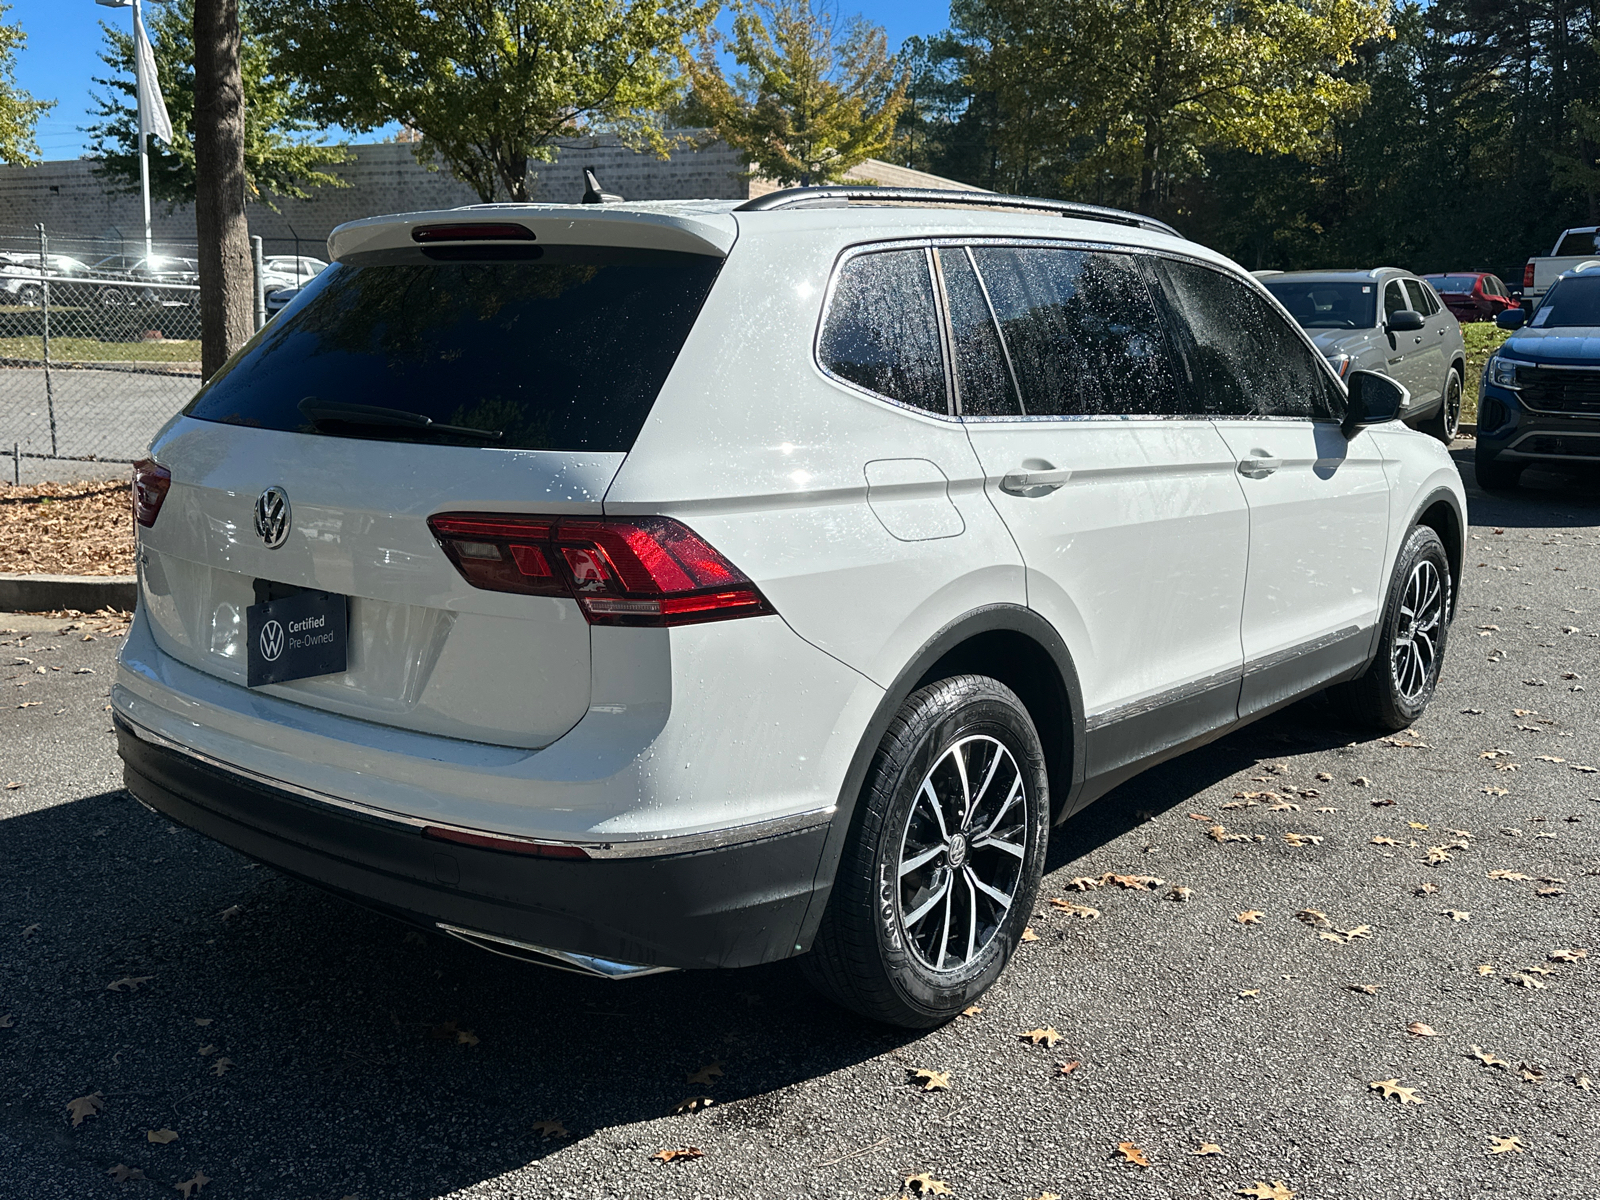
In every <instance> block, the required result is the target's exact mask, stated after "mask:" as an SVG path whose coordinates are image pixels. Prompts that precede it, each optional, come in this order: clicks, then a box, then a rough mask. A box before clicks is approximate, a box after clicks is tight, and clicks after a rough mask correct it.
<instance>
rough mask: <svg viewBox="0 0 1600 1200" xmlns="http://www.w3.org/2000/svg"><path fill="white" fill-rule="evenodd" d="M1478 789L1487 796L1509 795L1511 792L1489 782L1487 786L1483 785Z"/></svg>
mask: <svg viewBox="0 0 1600 1200" xmlns="http://www.w3.org/2000/svg"><path fill="white" fill-rule="evenodd" d="M1478 790H1479V791H1480V792H1482V793H1483V794H1484V795H1485V796H1508V795H1510V794H1511V793H1510V792H1508V791H1507V790H1506V789H1505V788H1503V787H1495V786H1494V785H1493V784H1489V785H1488V786H1487V787H1481V788H1479V789H1478Z"/></svg>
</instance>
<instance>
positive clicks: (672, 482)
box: [113, 189, 1465, 1026]
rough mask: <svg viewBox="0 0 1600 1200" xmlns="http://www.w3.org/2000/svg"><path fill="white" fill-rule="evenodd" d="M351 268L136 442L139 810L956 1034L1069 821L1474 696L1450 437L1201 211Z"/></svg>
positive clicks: (478, 221)
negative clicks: (1182, 216)
mask: <svg viewBox="0 0 1600 1200" xmlns="http://www.w3.org/2000/svg"><path fill="white" fill-rule="evenodd" d="M329 251H330V258H331V259H333V260H334V265H333V266H332V267H330V268H329V269H328V270H326V271H324V272H323V273H321V274H320V275H318V276H317V278H316V279H315V280H314V281H313V282H312V283H310V284H309V285H308V286H307V287H306V288H305V290H304V291H302V292H301V294H300V295H299V297H298V298H297V299H296V300H295V301H294V303H293V304H292V305H291V306H290V307H289V308H288V309H286V310H285V311H284V313H283V314H282V315H281V316H280V317H278V318H277V319H276V320H275V321H273V322H272V323H271V324H270V325H268V326H267V327H266V328H265V329H263V330H262V331H261V332H260V333H258V334H257V335H256V337H255V339H254V340H253V341H252V342H251V343H250V344H249V345H248V346H247V347H245V348H244V349H243V350H242V351H240V353H239V354H238V355H237V356H236V357H235V358H234V359H233V360H232V361H231V362H230V363H229V364H228V365H227V366H226V367H225V368H224V369H223V370H222V371H220V372H219V373H218V374H217V375H216V377H215V378H213V379H212V380H211V381H210V382H209V383H208V384H207V385H206V387H205V388H203V389H202V390H201V392H200V393H199V394H198V395H197V396H196V397H195V399H194V401H193V402H192V403H191V404H190V405H189V407H188V408H187V409H186V410H185V412H184V413H183V414H182V415H181V416H179V417H177V418H175V419H174V420H173V421H172V423H171V424H170V425H168V426H167V427H166V428H165V429H164V430H163V431H162V432H161V433H160V435H159V436H158V437H157V438H156V441H155V443H154V445H153V447H152V450H151V458H150V459H149V460H148V461H146V462H144V463H141V464H139V465H138V467H137V468H136V470H135V481H136V508H137V516H138V523H139V527H140V528H139V556H138V558H139V579H140V589H141V591H140V603H139V612H138V615H137V618H136V620H135V622H134V626H133V629H132V631H131V633H130V635H129V637H128V641H127V646H126V648H125V650H124V651H123V653H122V658H121V669H120V670H119V672H118V677H117V683H116V686H115V689H114V691H113V700H114V704H115V719H116V724H117V728H118V733H119V743H120V750H121V754H122V757H123V758H124V760H125V762H126V768H127V783H128V787H129V789H130V790H131V791H132V792H133V794H134V795H135V796H136V797H138V798H139V799H140V800H141V801H143V802H144V803H145V804H147V805H149V806H150V807H152V808H154V809H157V810H159V811H161V812H163V813H166V814H167V815H169V816H170V817H172V818H173V819H175V820H177V821H179V822H181V823H183V824H185V825H188V826H191V827H193V828H195V829H198V830H201V831H202V832H205V833H207V834H209V835H210V836H212V837H215V838H217V839H218V840H220V841H222V842H225V843H226V844H228V845H230V846H234V847H236V848H238V849H239V850H241V851H242V852H244V853H245V854H247V855H250V856H252V857H253V858H256V859H259V860H261V861H263V862H266V863H270V864H271V865H273V866H275V867H277V868H280V869H281V870H284V871H286V872H289V873H291V874H294V875H296V876H299V877H301V878H303V879H306V880H309V881H311V882H313V883H316V884H318V885H320V886H322V887H325V888H329V889H331V890H333V891H335V892H338V893H341V894H343V895H345V896H348V897H350V898H352V899H355V900H357V901H360V902H361V903H363V904H367V905H371V906H374V907H377V908H379V909H382V910H384V911H387V912H390V913H393V914H395V915H397V916H399V917H402V918H404V919H407V920H411V921H416V922H422V923H424V924H426V925H428V926H430V927H435V928H438V929H440V930H443V931H446V932H448V933H450V934H453V935H455V936H456V937H459V938H462V939H465V940H467V941H469V942H472V943H474V944H477V945H479V946H482V947H484V948H486V949H489V950H494V951H498V952H500V953H505V954H510V955H513V956H516V957H519V958H524V959H528V960H530V961H535V962H541V963H545V964H549V965H557V966H563V967H567V968H571V969H576V970H581V971H586V972H589V973H592V974H596V975H602V976H607V977H625V976H634V975H642V974H647V973H650V972H654V971H661V970H668V969H672V968H689V967H735V966H743V965H746V964H753V963H761V962H767V961H771V960H773V959H779V958H783V957H786V956H790V955H804V956H805V960H804V961H805V963H806V964H807V967H808V972H809V974H810V975H811V977H812V978H813V979H814V980H815V981H816V982H817V983H818V985H819V986H820V987H821V988H822V989H823V990H824V991H826V992H827V993H828V994H830V995H831V996H833V997H834V998H836V999H837V1000H839V1001H840V1002H842V1003H844V1004H846V1005H849V1006H851V1007H853V1008H855V1009H857V1010H858V1011H860V1012H862V1013H865V1014H868V1015H870V1016H872V1017H875V1018H879V1019H881V1020H885V1021H890V1022H895V1023H899V1024H903V1025H906V1026H929V1025H934V1024H937V1023H938V1022H941V1021H944V1020H947V1019H948V1018H950V1017H952V1016H953V1015H954V1014H956V1013H958V1012H960V1011H961V1009H962V1008H964V1007H966V1006H967V1005H968V1004H970V1003H971V1002H972V1001H973V999H974V998H975V997H976V996H978V995H980V994H981V993H982V992H983V991H984V989H985V988H987V987H988V986H989V985H990V984H991V983H992V982H993V981H994V980H995V978H996V977H997V976H998V975H999V973H1000V971H1001V970H1002V968H1003V967H1004V965H1005V963H1006V961H1007V959H1008V958H1009V957H1010V955H1011V953H1012V951H1013V950H1014V948H1015V947H1016V944H1017V940H1018V938H1019V937H1020V935H1021V933H1022V930H1023V927H1024V925H1025V923H1026V922H1027V920H1028V919H1029V917H1030V916H1031V914H1032V911H1033V905H1034V902H1035V899H1036V893H1037V890H1038V887H1039V881H1040V876H1041V873H1042V870H1043V864H1044V861H1045V848H1046V841H1047V839H1048V837H1049V832H1050V828H1051V826H1052V825H1053V824H1055V823H1058V822H1060V821H1064V820H1066V819H1067V818H1069V817H1070V816H1072V814H1073V813H1074V812H1076V811H1078V810H1079V809H1081V808H1082V807H1083V806H1084V805H1086V804H1087V803H1089V802H1090V801H1091V800H1093V799H1094V798H1095V797H1097V796H1100V795H1102V794H1103V793H1105V792H1106V791H1108V790H1110V789H1111V788H1112V787H1114V786H1116V785H1117V784H1118V783H1120V782H1121V781H1123V780H1125V779H1127V778H1129V777H1130V776H1131V775H1133V774H1134V773H1136V772H1138V771H1140V770H1142V769H1143V768H1145V767H1147V766H1149V765H1151V764H1152V763H1154V762H1157V761H1159V760H1162V759H1165V758H1170V757H1171V756H1173V755H1176V754H1179V753H1181V752H1183V751H1184V750H1185V749H1188V748H1190V747H1193V746H1196V745H1199V744H1201V743H1203V742H1205V741H1207V740H1209V739H1212V738H1215V737H1218V736H1219V735H1221V734H1223V733H1225V732H1226V731H1228V730H1229V729H1232V728H1234V727H1236V726H1238V725H1239V724H1240V723H1242V722H1245V721H1250V720H1253V719H1255V718H1257V717H1259V716H1261V715H1263V714H1264V713H1267V712H1270V711H1272V710H1273V709H1275V708H1278V707H1280V706H1282V705H1284V704H1287V703H1289V702H1290V701H1293V700H1295V699H1296V698H1298V697H1301V696H1305V695H1307V694H1309V693H1312V692H1315V691H1317V690H1318V689H1321V688H1326V687H1328V686H1329V685H1331V684H1343V685H1344V687H1343V688H1342V693H1343V695H1344V698H1345V701H1346V702H1347V704H1348V706H1349V709H1350V711H1351V712H1352V713H1353V714H1354V715H1356V716H1357V717H1359V718H1361V719H1363V720H1365V721H1368V722H1371V723H1376V724H1377V725H1381V726H1385V727H1387V728H1390V729H1395V728H1400V727H1402V726H1404V725H1406V724H1407V723H1409V722H1410V721H1412V720H1414V719H1415V718H1416V717H1417V716H1418V715H1419V714H1420V713H1421V712H1422V710H1423V707H1424V706H1425V705H1426V704H1427V703H1428V700H1429V698H1430V696H1431V695H1432V692H1433V688H1434V684H1435V681H1436V679H1437V678H1438V673H1439V667H1440V661H1441V656H1442V654H1443V651H1444V645H1445V635H1446V632H1447V629H1448V626H1449V621H1450V617H1451V613H1452V609H1453V604H1454V594H1455V589H1456V588H1457V586H1458V585H1459V580H1460V566H1461V547H1462V530H1463V528H1464V526H1465V500H1464V495H1463V492H1462V487H1461V482H1460V479H1459V477H1458V475H1457V473H1456V469H1455V466H1454V465H1453V463H1452V461H1451V459H1450V458H1449V457H1448V456H1447V454H1446V453H1445V450H1444V447H1443V446H1441V445H1440V444H1439V443H1438V442H1436V441H1434V440H1433V439H1431V438H1428V437H1426V436H1424V435H1422V434H1418V433H1415V432H1413V431H1411V430H1409V429H1407V428H1406V427H1405V426H1404V425H1403V424H1401V423H1400V422H1398V421H1395V420H1393V419H1392V418H1393V416H1394V414H1395V413H1396V412H1397V411H1398V409H1399V406H1400V402H1401V400H1402V399H1403V398H1404V390H1403V388H1401V387H1400V385H1398V384H1396V383H1395V382H1394V381H1392V380H1389V379H1387V378H1385V377H1383V376H1379V375H1372V374H1368V373H1365V372H1355V373H1353V374H1352V375H1351V377H1350V379H1349V380H1348V387H1347V384H1346V383H1342V382H1341V381H1339V380H1338V379H1337V378H1336V377H1335V376H1334V375H1333V373H1332V372H1331V371H1330V370H1329V368H1328V366H1327V364H1326V362H1325V361H1324V359H1323V356H1322V355H1321V354H1319V353H1317V351H1316V349H1315V348H1314V347H1313V346H1312V345H1311V343H1310V342H1309V341H1308V340H1307V339H1306V337H1305V335H1304V334H1303V333H1302V332H1301V331H1300V330H1299V329H1298V327H1296V326H1295V325H1294V323H1293V322H1292V321H1290V320H1289V319H1288V318H1287V317H1286V315H1285V314H1284V312H1283V310H1282V309H1281V308H1280V307H1279V306H1278V305H1277V304H1276V302H1274V301H1273V300H1272V299H1271V298H1270V297H1269V296H1268V295H1267V293H1266V292H1265V291H1264V290H1263V289H1262V288H1261V286H1260V285H1259V284H1257V283H1256V282H1255V281H1254V280H1252V279H1251V278H1250V277H1249V276H1248V275H1247V274H1245V273H1244V272H1243V271H1242V270H1240V269H1239V268H1238V267H1237V266H1235V265H1234V264H1233V263H1230V262H1228V261H1227V260H1225V259H1223V258H1221V257H1220V256H1218V255H1216V254H1214V253H1212V252H1210V251H1208V250H1205V249H1204V248H1202V247H1200V246H1196V245H1194V244H1193V243H1191V242H1188V241H1185V240H1184V239H1183V238H1182V237H1180V236H1179V235H1177V234H1176V233H1174V232H1173V231H1172V230H1171V229H1169V228H1167V227H1166V226H1164V225H1162V224H1160V223H1159V222H1156V221H1152V220H1148V219H1145V218H1142V217H1137V216H1133V215H1129V214H1126V213H1118V212H1112V211H1108V210H1103V209H1095V208H1090V207H1087V206H1082V205H1073V204H1065V203H1054V202H1046V201H1026V200H1019V199H1016V198H1010V197H998V196H993V195H989V194H970V195H968V194H951V193H918V192H895V191H880V190H846V189H795V190H792V191H788V192H779V193H776V194H774V195H771V196H767V197H763V198H761V199H759V200H754V201H750V202H747V203H744V204H738V205H736V204H735V203H732V202H730V203H712V202H696V203H657V204H599V205H594V206H591V207H578V206H565V205H515V206H512V205H491V206H473V207H470V208H466V209H456V210H452V211H449V212H434V213H422V214H410V215H406V216H396V217H382V218H376V219H373V220H368V221H360V222H356V223H354V224H351V225H346V226H343V227H341V228H340V229H338V230H336V231H335V232H334V234H333V236H332V237H331V238H330V240H329Z"/></svg>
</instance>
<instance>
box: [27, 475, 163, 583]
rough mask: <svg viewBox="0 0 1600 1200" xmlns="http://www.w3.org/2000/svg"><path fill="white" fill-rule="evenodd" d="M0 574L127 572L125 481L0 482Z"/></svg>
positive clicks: (129, 530)
mask: <svg viewBox="0 0 1600 1200" xmlns="http://www.w3.org/2000/svg"><path fill="white" fill-rule="evenodd" d="M0 573H6V574H17V575H132V574H133V573H134V572H133V508H132V499H131V496H130V494H129V485H128V484H127V483H125V482H123V481H121V480H114V481H112V480H94V481H86V482H83V483H34V484H23V485H22V486H20V487H17V486H6V485H0Z"/></svg>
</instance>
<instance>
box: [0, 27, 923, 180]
mask: <svg viewBox="0 0 1600 1200" xmlns="http://www.w3.org/2000/svg"><path fill="white" fill-rule="evenodd" d="M839 9H840V11H841V12H842V13H845V14H851V13H855V12H860V13H861V14H862V15H864V16H866V17H867V18H868V19H870V20H872V21H876V22H877V23H878V24H880V25H882V26H884V28H885V29H887V30H888V34H889V45H890V47H891V48H898V47H899V45H900V43H901V42H903V41H904V40H905V39H906V38H908V37H911V36H912V35H913V34H929V33H936V32H938V31H939V30H941V29H943V28H944V27H945V25H947V24H948V23H949V18H950V9H949V5H948V3H947V0H921V2H918V0H860V2H859V3H854V4H852V3H851V2H850V0H840V2H839ZM130 11H131V10H129V9H126V8H102V7H100V6H99V5H97V4H95V3H94V0H18V2H16V3H13V4H12V6H11V8H10V10H9V11H8V12H6V13H5V16H4V18H3V19H4V20H5V22H6V23H7V24H8V25H9V24H18V23H20V24H21V26H22V29H23V31H24V32H25V33H26V34H27V35H28V45H27V48H26V49H24V50H23V51H22V53H21V54H19V55H18V56H17V83H18V84H19V85H20V86H21V87H23V88H24V89H26V90H27V91H29V92H32V93H33V95H34V97H35V98H36V99H39V100H56V101H59V103H58V104H57V105H56V107H55V109H54V110H53V111H52V112H50V114H49V115H48V116H46V117H45V118H44V120H42V121H41V122H40V123H39V136H38V141H39V150H40V152H41V154H42V155H43V156H44V157H45V158H47V159H55V158H76V157H78V155H79V154H81V153H82V152H83V150H84V149H85V147H86V146H87V145H88V139H87V137H86V136H85V135H84V134H83V133H81V132H80V131H79V127H80V126H83V125H87V124H89V121H90V116H89V112H90V103H91V100H90V92H91V90H92V89H93V87H94V85H93V84H92V83H91V82H90V78H91V76H93V75H95V74H98V73H100V72H101V71H103V69H104V65H103V64H102V63H101V62H100V59H99V57H98V56H99V51H100V44H101V43H100V26H99V22H100V21H101V20H102V19H104V20H106V21H108V22H110V23H111V24H112V25H113V26H114V27H116V28H121V29H127V28H129V27H130V25H131V23H132V18H131V16H130Z"/></svg>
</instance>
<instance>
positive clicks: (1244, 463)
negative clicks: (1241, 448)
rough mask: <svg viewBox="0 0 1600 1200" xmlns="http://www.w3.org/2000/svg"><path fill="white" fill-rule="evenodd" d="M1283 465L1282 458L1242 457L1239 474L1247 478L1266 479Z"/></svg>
mask: <svg viewBox="0 0 1600 1200" xmlns="http://www.w3.org/2000/svg"><path fill="white" fill-rule="evenodd" d="M1281 466H1283V459H1281V458H1241V459H1240V460H1239V474H1241V475H1243V476H1245V477H1246V478H1247V479H1265V478H1266V477H1267V476H1268V475H1271V474H1272V473H1273V472H1274V471H1276V470H1277V469H1278V468H1279V467H1281Z"/></svg>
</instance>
